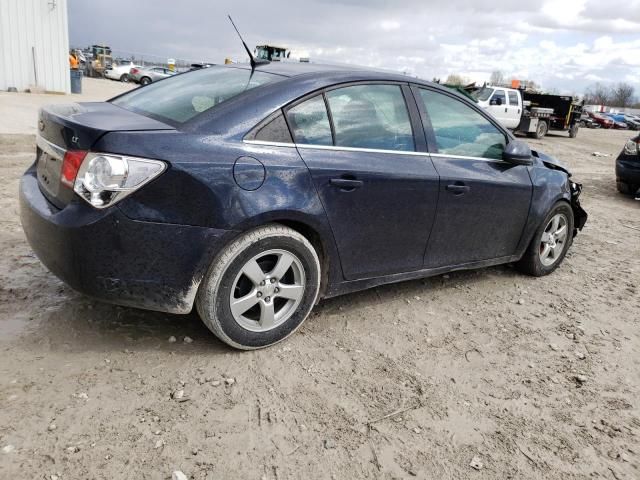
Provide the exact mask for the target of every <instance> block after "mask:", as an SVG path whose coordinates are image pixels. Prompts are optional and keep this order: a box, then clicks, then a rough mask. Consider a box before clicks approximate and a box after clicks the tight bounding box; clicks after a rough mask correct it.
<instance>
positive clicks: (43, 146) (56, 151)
mask: <svg viewBox="0 0 640 480" xmlns="http://www.w3.org/2000/svg"><path fill="white" fill-rule="evenodd" d="M36 145H38V147H39V148H40V150H42V151H43V152H46V153H47V154H48V155H49V156H51V157H53V158H56V159H58V160H62V159H63V158H64V154H65V153H67V150H65V149H64V148H62V147H60V146H59V145H56V144H55V143H51V142H50V141H49V140H47V139H46V138H43V137H42V136H40V135H36Z"/></svg>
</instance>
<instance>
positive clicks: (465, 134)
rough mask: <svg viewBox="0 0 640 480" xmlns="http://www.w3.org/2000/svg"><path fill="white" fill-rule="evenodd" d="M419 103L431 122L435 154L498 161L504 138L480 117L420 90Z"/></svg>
mask: <svg viewBox="0 0 640 480" xmlns="http://www.w3.org/2000/svg"><path fill="white" fill-rule="evenodd" d="M420 99H421V100H422V102H423V103H424V107H425V109H426V111H427V114H428V115H429V119H430V120H431V126H432V128H433V133H434V135H435V137H436V146H437V147H438V152H439V153H443V154H448V155H461V156H465V157H481V158H489V159H496V160H499V159H501V158H502V152H503V151H504V148H505V146H506V137H505V135H504V134H503V133H502V132H501V131H500V130H499V129H498V128H497V127H496V126H495V125H493V124H492V123H491V122H490V121H489V120H487V119H486V118H485V117H484V116H482V115H481V114H480V113H478V112H477V111H475V110H474V109H473V108H471V107H469V106H468V105H465V104H464V103H463V102H461V101H459V100H456V99H454V98H451V97H449V96H447V95H443V94H441V93H437V92H434V91H431V90H425V89H420Z"/></svg>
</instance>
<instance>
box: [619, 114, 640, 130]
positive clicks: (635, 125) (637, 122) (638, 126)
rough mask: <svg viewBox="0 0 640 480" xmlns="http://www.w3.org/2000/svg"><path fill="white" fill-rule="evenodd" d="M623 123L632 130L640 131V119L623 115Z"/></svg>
mask: <svg viewBox="0 0 640 480" xmlns="http://www.w3.org/2000/svg"><path fill="white" fill-rule="evenodd" d="M621 117H622V121H623V122H624V123H626V124H627V126H628V127H629V129H630V130H640V119H639V118H637V117H634V116H631V115H626V114H622V115H621Z"/></svg>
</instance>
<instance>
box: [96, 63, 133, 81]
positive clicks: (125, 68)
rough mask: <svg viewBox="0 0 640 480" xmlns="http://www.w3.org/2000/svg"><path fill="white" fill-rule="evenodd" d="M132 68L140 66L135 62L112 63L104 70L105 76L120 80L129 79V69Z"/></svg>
mask: <svg viewBox="0 0 640 480" xmlns="http://www.w3.org/2000/svg"><path fill="white" fill-rule="evenodd" d="M132 68H140V67H138V66H137V65H134V64H133V62H126V63H120V64H111V65H110V66H108V67H107V68H106V69H105V71H104V76H105V77H107V78H110V79H111V80H118V81H120V82H128V81H129V71H130V70H131V69H132Z"/></svg>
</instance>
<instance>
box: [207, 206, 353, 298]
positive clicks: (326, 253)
mask: <svg viewBox="0 0 640 480" xmlns="http://www.w3.org/2000/svg"><path fill="white" fill-rule="evenodd" d="M270 223H277V224H280V225H284V226H285V227H289V228H291V229H293V230H295V231H296V232H298V233H300V234H301V235H303V236H304V237H305V238H306V239H307V240H308V241H309V242H310V243H311V245H313V247H314V248H315V250H316V253H317V254H318V257H319V258H320V266H321V283H320V293H319V295H318V300H320V299H321V298H322V297H323V296H324V294H325V292H326V291H327V289H328V287H329V285H330V284H333V283H336V282H339V281H340V280H341V278H340V276H341V272H342V269H341V266H340V259H339V257H338V250H337V247H336V244H335V240H334V238H333V233H332V231H331V228H330V227H329V225H328V223H326V222H323V221H322V220H320V219H317V218H316V216H315V215H309V214H305V213H302V212H299V211H291V210H283V211H272V212H268V213H263V214H260V215H256V216H254V217H251V218H248V219H246V220H244V221H243V222H242V223H240V224H238V225H236V226H234V228H233V234H232V235H230V236H228V237H227V238H225V239H224V242H223V243H222V244H221V245H220V246H219V247H218V248H217V249H216V250H217V252H216V254H215V255H213V256H212V257H211V258H210V259H209V265H210V264H211V262H213V261H215V257H216V256H217V253H218V252H219V251H220V250H222V249H223V248H224V246H225V245H228V244H229V243H231V242H232V241H233V240H234V239H235V238H237V237H238V236H240V235H242V234H244V233H246V232H248V231H250V230H253V229H254V228H258V227H261V226H263V225H267V224H270ZM207 268H208V267H207Z"/></svg>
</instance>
